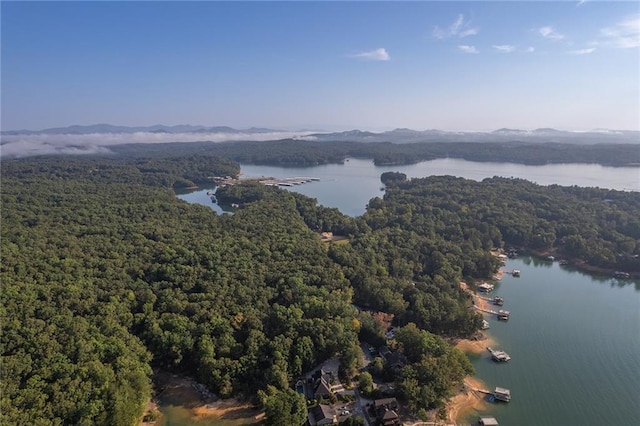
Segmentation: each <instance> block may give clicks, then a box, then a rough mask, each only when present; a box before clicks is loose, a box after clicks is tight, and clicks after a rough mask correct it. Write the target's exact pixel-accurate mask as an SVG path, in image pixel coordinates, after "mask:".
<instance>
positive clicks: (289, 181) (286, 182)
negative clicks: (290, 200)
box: [259, 177, 320, 186]
mask: <svg viewBox="0 0 640 426" xmlns="http://www.w3.org/2000/svg"><path fill="white" fill-rule="evenodd" d="M319 180H320V179H319V178H315V177H288V178H269V179H263V180H259V182H260V183H261V184H263V185H267V186H295V185H302V184H304V183H309V182H318V181H319Z"/></svg>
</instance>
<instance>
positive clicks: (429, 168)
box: [178, 158, 640, 216]
mask: <svg viewBox="0 0 640 426" xmlns="http://www.w3.org/2000/svg"><path fill="white" fill-rule="evenodd" d="M389 171H397V172H402V173H404V174H406V175H407V176H408V177H410V178H414V177H427V176H431V175H452V176H459V177H464V178H467V179H473V180H477V181H480V180H482V179H485V178H488V177H494V176H503V177H515V178H522V179H526V180H530V181H532V182H536V183H538V184H540V185H551V184H558V185H565V186H571V185H577V186H591V187H600V188H608V189H618V190H622V191H640V167H605V166H600V165H597V164H549V165H544V166H527V165H523V164H513V163H474V162H472V161H465V160H457V159H451V158H446V159H439V160H432V161H423V162H421V163H417V164H410V165H403V166H376V165H374V164H373V161H372V160H363V159H354V158H350V159H348V161H346V162H345V163H344V164H326V165H322V166H315V167H306V168H305V167H296V168H293V167H292V168H285V167H274V166H256V165H252V164H242V165H241V170H240V172H241V177H243V178H256V177H275V178H285V177H295V176H308V177H316V178H319V179H320V181H318V182H310V183H306V184H303V185H296V186H293V187H286V189H289V190H292V191H296V192H299V193H302V194H304V195H307V196H309V197H312V198H315V199H316V200H318V203H320V204H322V205H324V206H327V207H337V208H338V209H340V211H341V212H343V213H344V214H347V215H349V216H359V215H361V214H363V213H364V212H365V209H366V205H367V203H368V202H369V200H370V199H371V198H373V197H376V196H379V197H382V196H383V195H384V192H383V191H381V189H380V188H381V187H382V186H383V185H382V182H380V175H381V174H382V173H384V172H389ZM212 188H214V187H213V186H212V187H211V188H203V189H200V190H198V191H189V192H187V193H181V194H178V196H179V197H180V198H182V199H184V200H186V201H188V202H190V203H199V204H204V205H207V206H209V207H211V208H212V209H214V210H215V211H216V212H218V213H224V210H223V209H222V208H221V207H220V206H218V205H217V204H214V203H212V202H211V198H210V197H209V196H208V195H206V192H207V190H210V189H212Z"/></svg>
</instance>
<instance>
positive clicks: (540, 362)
mask: <svg viewBox="0 0 640 426" xmlns="http://www.w3.org/2000/svg"><path fill="white" fill-rule="evenodd" d="M386 171H398V172H402V173H405V174H406V175H407V176H408V177H426V176H430V175H453V176H459V177H465V178H468V179H474V180H482V179H484V178H487V177H493V176H503V177H515V178H522V179H527V180H530V181H533V182H536V183H538V184H541V185H550V184H559V185H564V186H571V185H577V186H590V187H600V188H609V189H617V190H624V191H640V168H639V167H632V168H615V167H603V166H599V165H590V164H561V165H559V164H554V165H545V166H526V165H521V164H509V163H474V162H469V161H464V160H455V159H441V160H433V161H425V162H422V163H418V164H413V165H406V166H389V167H377V166H375V165H373V162H372V161H370V160H362V159H349V161H348V162H345V164H344V165H336V164H333V165H324V166H318V167H311V168H282V167H270V166H255V165H242V170H241V172H242V177H261V176H265V177H276V178H284V177H293V176H309V177H317V178H319V179H320V181H318V182H310V183H307V184H304V185H297V186H294V187H290V188H287V189H289V190H293V191H297V192H300V193H303V194H305V195H307V196H310V197H313V198H316V199H317V200H318V202H319V203H320V204H322V205H325V206H327V207H337V208H338V209H340V210H341V211H342V212H343V213H345V214H348V215H350V216H358V215H361V214H362V213H364V212H365V208H366V204H367V203H368V201H369V200H370V199H371V198H373V197H376V196H382V195H383V194H384V192H383V191H381V187H382V183H381V182H380V175H381V174H382V173H384V172H386ZM178 196H179V197H180V198H182V199H185V200H187V201H189V202H197V203H201V204H205V205H208V206H210V207H211V208H213V209H215V210H216V211H217V212H218V213H222V212H223V210H221V209H220V207H219V206H217V205H215V204H212V203H211V200H210V197H209V196H207V195H206V190H198V191H194V192H191V193H189V194H180V195H178ZM514 268H515V269H520V270H521V271H522V276H521V277H520V278H514V277H512V276H510V275H505V276H504V278H503V279H502V281H501V282H499V283H498V285H497V286H496V290H494V292H493V293H492V294H494V295H500V296H502V297H504V298H505V306H504V307H505V309H507V310H510V311H511V318H510V320H509V321H508V322H498V321H495V320H490V323H491V329H490V330H489V331H490V334H491V335H492V336H493V337H494V338H495V339H496V341H497V343H496V349H501V350H505V351H506V352H508V353H509V355H510V356H511V357H512V360H511V361H509V363H508V364H496V363H493V362H491V361H490V360H489V359H488V358H487V355H488V353H487V354H486V355H485V354H483V355H481V356H473V357H472V363H473V365H474V367H475V368H476V371H477V377H478V378H479V379H481V380H482V381H484V382H485V383H486V385H487V386H488V387H489V388H490V389H493V387H495V386H501V387H506V388H509V389H510V390H511V393H512V400H511V402H510V403H508V404H504V403H501V404H491V405H490V409H489V411H488V412H486V414H491V415H494V416H495V417H496V418H497V419H498V421H499V422H500V424H501V425H522V426H529V425H562V426H572V425H603V424H604V425H620V426H625V425H640V408H639V407H640V399H639V397H638V391H637V389H638V386H639V385H640V282H638V281H635V282H632V281H629V280H626V281H625V280H616V279H613V278H609V277H598V276H591V275H587V274H585V273H582V272H579V271H575V270H571V269H568V268H566V267H561V266H559V265H558V264H557V263H551V262H547V261H540V260H537V259H533V258H529V257H522V258H518V259H510V260H508V262H507V267H506V269H507V270H511V269H514ZM468 420H469V422H471V421H475V420H476V417H475V413H474V417H470V418H469V419H468Z"/></svg>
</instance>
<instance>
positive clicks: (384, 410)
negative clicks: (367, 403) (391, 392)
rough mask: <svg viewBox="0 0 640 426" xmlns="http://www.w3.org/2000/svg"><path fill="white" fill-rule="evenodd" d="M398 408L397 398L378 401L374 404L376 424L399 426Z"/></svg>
mask: <svg viewBox="0 0 640 426" xmlns="http://www.w3.org/2000/svg"><path fill="white" fill-rule="evenodd" d="M398 408H399V405H398V400H397V399H395V398H384V399H376V400H375V401H374V402H373V409H374V412H375V415H376V424H378V425H384V426H388V425H399V424H400V417H399V416H398V413H397V410H398Z"/></svg>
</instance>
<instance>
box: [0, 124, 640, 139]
mask: <svg viewBox="0 0 640 426" xmlns="http://www.w3.org/2000/svg"><path fill="white" fill-rule="evenodd" d="M279 132H283V131H282V130H275V129H268V128H257V127H252V128H249V129H234V128H232V127H228V126H214V127H208V126H194V125H190V124H184V125H177V126H165V125H161V124H157V125H154V126H147V127H129V126H114V125H111V124H94V125H90V126H78V125H76V126H68V127H56V128H51V129H44V130H10V131H3V132H2V135H3V136H17V135H43V134H44V135H89V134H132V133H165V134H185V133H190V134H199V133H201V134H203V137H204V138H205V139H206V136H205V134H230V135H231V134H232V135H243V134H266V133H279ZM292 133H295V132H292ZM300 133H301V136H300V138H305V139H313V140H318V141H349V142H391V143H416V142H536V143H545V142H555V143H585V144H595V143H634V144H640V132H639V131H635V130H608V129H595V130H591V131H585V132H573V131H564V130H557V129H552V128H540V129H535V130H530V131H529V130H520V129H508V128H502V129H498V130H494V131H492V132H450V131H443V130H436V129H431V130H412V129H406V128H401V129H395V130H391V131H386V132H380V133H375V132H368V131H361V130H349V131H344V132H332V133H329V132H315V133H311V132H302V131H300Z"/></svg>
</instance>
